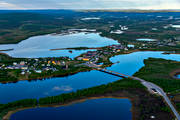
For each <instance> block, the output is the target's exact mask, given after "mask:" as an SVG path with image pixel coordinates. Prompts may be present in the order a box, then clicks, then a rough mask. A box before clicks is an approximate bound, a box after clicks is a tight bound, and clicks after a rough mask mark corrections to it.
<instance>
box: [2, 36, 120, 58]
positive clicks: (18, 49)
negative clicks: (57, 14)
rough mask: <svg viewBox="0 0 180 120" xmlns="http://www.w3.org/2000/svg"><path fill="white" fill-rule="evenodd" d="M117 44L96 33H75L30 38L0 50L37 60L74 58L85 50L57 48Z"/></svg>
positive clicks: (13, 55)
mask: <svg viewBox="0 0 180 120" xmlns="http://www.w3.org/2000/svg"><path fill="white" fill-rule="evenodd" d="M113 44H119V43H118V42H117V41H115V40H113V39H110V38H106V37H101V36H100V35H99V34H98V33H77V34H68V35H54V34H53V35H52V34H49V35H41V36H35V37H30V38H28V39H26V40H23V41H21V42H20V43H18V44H7V45H0V50H6V49H14V50H12V51H4V53H7V54H9V55H10V56H12V57H23V58H38V57H59V56H69V57H71V58H74V57H76V56H79V55H80V54H82V53H85V52H87V50H73V52H72V53H70V52H69V50H56V51H50V49H57V48H74V47H104V46H108V45H113Z"/></svg>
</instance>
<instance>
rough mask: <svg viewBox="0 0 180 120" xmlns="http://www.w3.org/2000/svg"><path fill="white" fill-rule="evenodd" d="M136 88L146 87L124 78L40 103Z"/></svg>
mask: <svg viewBox="0 0 180 120" xmlns="http://www.w3.org/2000/svg"><path fill="white" fill-rule="evenodd" d="M136 88H142V89H145V87H144V86H143V85H142V84H141V83H140V82H139V81H135V80H131V79H123V80H120V81H116V82H113V83H109V84H107V85H101V86H98V87H93V88H88V89H83V90H78V91H77V92H72V93H69V94H61V95H58V96H53V97H46V98H41V99H40V100H39V105H49V104H59V103H61V104H63V103H65V102H68V101H72V100H75V99H79V98H83V97H90V96H93V95H103V94H105V93H112V92H115V91H118V90H131V89H136Z"/></svg>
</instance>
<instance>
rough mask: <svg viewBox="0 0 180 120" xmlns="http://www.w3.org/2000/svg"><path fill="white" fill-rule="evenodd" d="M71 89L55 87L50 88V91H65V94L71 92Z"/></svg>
mask: <svg viewBox="0 0 180 120" xmlns="http://www.w3.org/2000/svg"><path fill="white" fill-rule="evenodd" d="M72 89H73V88H72V87H70V86H60V87H59V86H55V87H53V88H52V90H53V91H65V92H67V91H72Z"/></svg>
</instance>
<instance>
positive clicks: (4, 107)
mask: <svg viewBox="0 0 180 120" xmlns="http://www.w3.org/2000/svg"><path fill="white" fill-rule="evenodd" d="M36 106H37V100H36V99H25V100H20V101H16V102H12V103H8V104H0V120H1V119H2V117H3V116H4V115H6V114H7V113H8V112H9V111H11V110H16V109H18V108H24V107H36Z"/></svg>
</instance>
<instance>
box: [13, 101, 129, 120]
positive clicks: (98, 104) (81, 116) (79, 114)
mask: <svg viewBox="0 0 180 120" xmlns="http://www.w3.org/2000/svg"><path fill="white" fill-rule="evenodd" d="M131 107H132V105H131V102H130V100H129V99H117V98H100V99H90V100H86V101H85V102H82V103H76V104H72V105H68V106H62V107H56V108H53V107H46V108H33V109H26V110H23V111H19V112H17V113H15V114H13V115H12V116H11V117H10V120H131V119H132V114H131Z"/></svg>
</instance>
